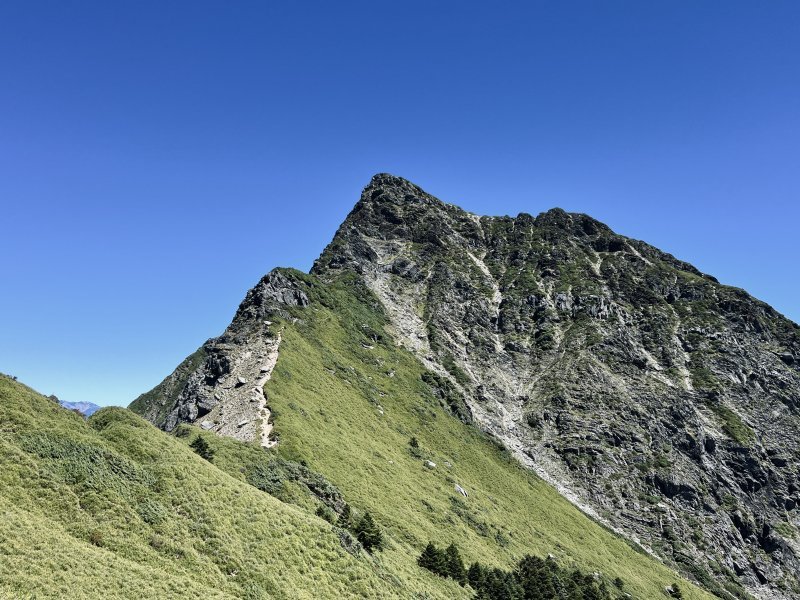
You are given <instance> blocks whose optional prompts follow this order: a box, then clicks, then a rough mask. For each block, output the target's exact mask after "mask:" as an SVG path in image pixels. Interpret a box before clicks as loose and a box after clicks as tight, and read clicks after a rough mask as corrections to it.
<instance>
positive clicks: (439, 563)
mask: <svg viewBox="0 0 800 600" xmlns="http://www.w3.org/2000/svg"><path fill="white" fill-rule="evenodd" d="M417 564H418V565H419V566H420V567H422V568H423V569H428V570H429V571H431V572H433V573H436V574H437V575H442V574H443V572H444V554H443V553H442V551H441V550H439V549H438V548H437V547H436V546H434V545H433V542H428V545H427V546H425V549H424V550H423V551H422V554H420V555H419V558H418V559H417Z"/></svg>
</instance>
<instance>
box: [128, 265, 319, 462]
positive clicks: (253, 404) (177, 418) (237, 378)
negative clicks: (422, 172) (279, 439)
mask: <svg viewBox="0 0 800 600" xmlns="http://www.w3.org/2000/svg"><path fill="white" fill-rule="evenodd" d="M306 305H308V298H307V296H306V295H305V293H304V292H303V291H302V290H301V289H300V288H299V287H298V286H297V284H296V283H295V282H293V281H292V280H291V279H289V278H287V277H286V275H284V274H283V273H282V272H281V271H279V270H274V271H272V272H271V273H269V274H268V275H266V276H265V277H264V278H262V279H261V281H259V282H258V284H257V285H256V286H255V287H254V288H253V289H251V290H250V291H249V292H248V293H247V296H246V297H245V299H244V301H243V302H242V304H241V305H240V306H239V310H238V311H237V312H236V316H235V317H234V319H233V322H232V323H231V325H230V326H229V327H228V328H227V329H226V330H225V332H224V333H223V334H222V335H221V336H220V337H218V338H214V339H211V340H209V341H207V342H206V343H205V344H204V345H203V346H202V347H201V348H200V349H199V350H198V351H197V352H195V353H194V354H193V355H192V356H190V357H189V358H187V359H186V360H185V361H184V362H183V363H182V364H181V365H180V366H179V367H178V368H177V369H176V370H175V372H173V373H172V375H170V376H169V377H167V379H166V380H164V381H163V382H162V383H161V384H159V386H158V387H156V388H155V389H154V390H152V391H150V392H148V393H147V394H143V395H142V396H140V397H139V398H137V399H136V400H135V401H134V402H133V404H131V409H132V410H134V411H136V412H139V413H140V414H142V415H143V416H145V417H146V418H148V419H150V420H151V421H153V422H154V423H156V424H157V425H159V426H160V427H162V428H164V429H165V430H166V431H172V430H173V429H174V428H175V426H176V425H178V423H196V424H198V425H199V426H200V427H202V428H203V429H205V430H210V431H214V432H216V433H219V434H220V435H226V436H230V437H233V438H236V439H239V440H242V441H254V440H257V441H259V442H260V443H261V445H262V446H265V447H270V446H272V445H274V443H275V441H274V440H272V439H271V438H270V433H271V430H272V425H271V423H270V412H269V409H268V408H267V402H266V396H265V395H264V385H265V384H266V382H267V381H268V380H269V378H270V376H271V374H272V369H273V368H274V367H275V363H276V362H277V360H278V349H279V346H280V343H281V338H280V334H277V333H274V332H272V331H271V329H270V326H271V322H270V321H269V320H268V319H267V318H266V317H268V316H270V315H272V314H275V313H276V312H277V313H280V311H281V307H282V306H306Z"/></svg>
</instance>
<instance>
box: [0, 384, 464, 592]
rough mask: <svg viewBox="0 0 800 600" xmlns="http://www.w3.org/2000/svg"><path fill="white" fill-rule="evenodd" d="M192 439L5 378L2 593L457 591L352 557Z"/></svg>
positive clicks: (0, 461)
mask: <svg viewBox="0 0 800 600" xmlns="http://www.w3.org/2000/svg"><path fill="white" fill-rule="evenodd" d="M185 441H186V440H180V439H177V438H174V437H170V436H168V435H166V434H164V433H162V432H161V431H159V430H157V429H156V428H155V427H153V426H151V425H150V424H148V423H146V422H145V421H144V420H143V419H141V418H139V417H137V416H135V415H133V414H132V413H130V412H129V411H126V410H123V409H104V410H102V411H100V412H98V413H96V414H95V415H94V416H93V417H92V418H91V419H90V420H89V421H88V422H87V421H84V419H83V418H81V417H80V416H79V415H77V414H75V413H73V412H71V411H68V410H65V409H62V408H60V407H59V406H57V405H56V404H55V403H54V402H52V401H51V400H49V399H47V398H45V397H43V396H41V395H39V394H37V393H35V392H34V391H32V390H30V389H29V388H26V387H24V386H22V385H20V384H18V383H16V382H13V381H12V380H11V379H9V378H8V377H5V376H2V377H0V511H1V514H2V519H0V555H2V556H1V558H0V598H6V597H8V598H14V599H17V598H104V599H106V598H108V599H112V598H137V599H141V598H335V597H352V596H358V597H365V598H414V597H431V598H447V597H452V594H451V593H450V590H449V588H451V587H452V585H451V584H449V583H448V582H444V581H438V580H436V579H435V578H433V577H425V576H423V575H422V574H418V575H417V576H415V577H412V578H409V579H408V580H407V581H403V582H402V583H401V582H399V581H398V580H397V579H396V578H395V577H390V576H387V573H386V571H385V569H384V568H383V567H382V566H381V564H380V562H377V563H376V562H374V561H373V560H372V559H371V558H370V557H369V556H368V555H367V554H365V553H361V555H360V556H359V557H355V556H353V555H351V554H349V553H348V552H347V551H346V550H345V549H344V548H343V547H342V545H341V543H340V541H339V536H338V534H337V532H336V531H335V530H334V529H333V527H332V526H331V525H330V524H328V523H327V522H325V521H324V520H322V519H320V518H317V517H316V516H314V515H313V514H311V513H309V512H307V511H305V510H303V509H302V508H299V507H295V506H292V505H289V504H286V503H284V502H281V501H280V500H278V499H276V498H275V497H273V496H271V495H269V494H266V493H264V492H261V491H259V490H258V489H256V488H254V487H252V486H250V485H248V484H246V483H244V482H242V481H239V480H237V479H235V478H233V477H231V476H229V475H228V474H226V473H225V472H223V471H222V470H220V469H218V468H217V467H215V466H214V465H213V464H210V463H209V462H206V461H205V460H203V459H201V458H200V457H199V456H197V455H196V454H195V453H193V452H192V451H191V450H190V449H189V448H188V447H187V445H186V443H184V442H185ZM187 443H188V442H187ZM250 450H255V449H254V448H253V449H248V448H246V447H242V448H241V449H239V451H241V452H245V453H246V452H248V451H250Z"/></svg>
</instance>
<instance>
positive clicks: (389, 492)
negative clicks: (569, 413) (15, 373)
mask: <svg viewBox="0 0 800 600" xmlns="http://www.w3.org/2000/svg"><path fill="white" fill-rule="evenodd" d="M306 281H307V282H309V285H311V286H312V289H310V293H311V295H312V298H314V299H315V300H316V302H314V303H313V304H312V306H311V307H309V308H308V309H305V310H299V309H298V311H297V316H298V317H300V318H301V319H302V320H301V321H299V322H297V323H294V324H292V323H290V322H289V321H284V322H283V325H282V328H283V335H284V343H283V344H282V346H281V354H280V358H279V361H278V365H277V367H276V370H275V372H274V374H273V379H272V381H271V382H270V383H269V384H268V385H267V393H268V397H269V403H270V406H271V407H272V408H273V410H274V411H275V414H276V425H277V431H278V433H279V435H280V436H281V442H280V444H279V445H278V450H277V452H278V453H279V454H282V455H283V456H284V457H286V458H289V459H293V460H303V461H305V462H307V463H308V464H309V466H310V467H312V468H313V469H315V470H316V471H318V472H321V473H323V474H324V475H326V476H327V477H328V479H330V480H332V481H333V482H334V483H335V484H337V485H338V486H339V488H340V489H341V490H342V491H343V492H344V494H345V498H346V499H347V500H348V502H350V504H351V505H352V506H353V507H354V509H355V510H356V511H357V512H360V511H363V510H369V511H371V512H372V513H373V514H374V515H375V516H376V519H377V521H378V523H379V524H380V525H381V526H382V527H383V528H384V531H385V533H386V537H387V548H386V550H384V551H383V552H381V553H378V554H376V555H375V556H374V557H370V556H368V555H366V554H361V556H360V557H353V556H352V555H350V554H348V553H347V552H345V551H344V550H343V549H342V547H341V545H340V543H339V539H338V535H337V531H336V530H335V529H334V528H332V527H331V526H330V525H329V524H328V523H326V522H325V521H323V520H322V519H319V518H317V517H315V516H313V511H314V510H315V508H316V507H317V506H318V502H317V501H316V500H315V499H313V498H312V497H310V496H309V495H308V493H307V492H305V491H304V489H303V488H302V486H300V485H297V484H294V483H291V482H287V483H286V485H285V490H284V491H283V492H282V493H280V494H279V496H280V497H281V498H282V499H284V500H287V501H288V502H290V503H292V504H287V503H285V502H282V501H280V500H279V499H277V498H275V497H273V496H271V495H269V494H266V493H264V492H261V491H258V490H256V489H255V488H253V487H251V486H249V485H247V484H246V483H245V481H246V469H244V470H243V466H242V465H252V464H256V463H259V462H260V461H261V460H267V461H269V460H272V459H274V458H275V455H274V453H267V452H265V451H263V450H262V449H260V448H258V447H257V446H254V445H245V444H241V443H239V442H235V441H233V440H228V439H223V438H216V437H214V436H212V435H210V434H207V433H204V434H203V435H204V436H205V437H207V439H208V440H209V442H210V443H211V445H212V446H213V447H214V448H215V450H216V455H215V458H214V460H213V463H208V462H206V461H204V460H202V459H200V458H199V457H198V456H196V455H195V454H194V453H193V452H191V450H190V449H189V448H188V447H187V446H188V443H189V442H190V441H191V440H192V439H194V436H195V435H196V434H197V430H195V429H193V428H184V429H183V431H187V430H188V432H189V433H190V435H188V436H186V437H181V438H179V437H172V436H168V435H166V434H164V433H163V432H161V431H159V430H157V429H155V428H154V427H152V426H150V425H149V424H147V423H146V422H145V421H143V420H142V419H140V418H139V417H136V416H135V415H133V414H132V413H130V412H128V411H125V410H122V409H103V410H101V411H100V412H98V413H96V414H95V415H94V416H93V417H92V418H91V419H90V420H89V421H88V422H87V421H84V420H83V419H82V418H81V417H79V416H78V415H76V414H74V413H72V412H70V411H67V410H64V409H62V408H60V407H58V406H57V405H56V404H55V403H53V402H52V401H50V400H48V399H47V398H44V397H42V396H40V395H39V394H37V393H35V392H33V391H32V390H30V389H28V388H26V387H24V386H22V385H20V384H18V383H16V382H12V381H11V380H10V379H8V378H6V377H0V514H2V516H3V518H2V519H0V555H2V557H1V559H0V598H2V597H4V595H8V596H10V597H13V598H26V597H36V598H57V597H70V598H141V597H148V598H150V597H152V598H187V597H202V598H269V597H273V598H335V597H343V598H345V597H364V598H443V599H444V598H468V597H470V596H471V593H470V592H469V590H466V589H462V588H460V587H459V586H457V585H456V584H454V583H453V582H451V581H447V580H443V579H441V578H438V577H436V576H434V575H432V574H430V573H428V572H426V571H423V570H422V569H420V568H419V567H418V566H417V565H416V557H417V555H418V553H419V551H420V550H421V548H422V547H423V546H424V544H425V543H426V542H427V541H428V540H434V541H436V542H437V543H439V544H445V543H448V542H450V541H454V542H456V543H457V544H458V545H459V546H460V547H461V549H462V552H463V553H464V554H465V558H467V559H468V560H475V559H480V560H481V561H482V562H484V563H489V564H495V565H499V566H505V567H510V566H511V564H512V562H513V561H514V559H516V558H518V557H520V556H521V555H523V554H525V553H528V552H533V553H536V554H539V555H545V554H547V553H553V554H555V555H556V556H557V558H558V560H559V561H560V562H561V564H566V565H569V564H571V563H572V562H573V561H574V562H575V564H576V565H577V566H579V567H580V568H582V569H584V570H588V571H592V570H598V571H601V572H603V573H604V574H605V575H607V576H608V577H614V576H619V577H621V578H623V579H624V580H625V581H626V589H627V591H629V592H631V593H632V594H633V595H634V597H637V598H659V597H664V596H663V592H662V590H663V588H664V586H666V585H667V584H670V583H672V582H674V581H676V579H677V577H676V576H675V575H674V574H672V573H671V572H670V571H668V570H667V569H665V568H663V567H661V566H660V565H658V564H657V563H656V562H654V561H653V560H652V559H650V558H648V557H645V556H642V555H640V554H637V553H636V552H634V551H633V550H632V549H631V548H630V547H629V546H628V545H627V544H625V543H624V542H623V541H622V540H620V539H618V538H617V537H615V536H614V535H612V534H610V533H608V532H607V531H605V530H604V529H602V528H601V527H599V526H597V525H596V524H594V523H593V522H591V521H590V520H589V519H587V518H586V517H585V516H583V515H582V514H581V513H580V512H579V511H577V510H576V509H574V508H573V507H572V506H571V505H570V504H568V503H567V502H566V501H565V500H564V499H563V498H561V497H560V496H559V495H558V494H557V493H556V492H554V491H553V490H552V489H551V488H549V487H548V486H546V485H545V484H543V483H542V482H540V481H539V480H538V479H537V478H536V477H535V476H533V475H531V474H530V473H529V472H527V471H525V470H523V469H522V468H520V467H519V466H518V465H517V464H516V463H515V462H514V461H513V460H511V459H509V457H508V456H507V455H506V454H505V453H504V451H502V449H500V448H498V447H497V446H495V445H494V444H493V443H492V442H491V441H490V440H488V439H486V438H485V437H484V436H482V435H481V434H480V433H478V432H477V431H476V430H475V429H473V428H470V427H467V426H465V425H463V424H462V423H461V422H460V421H458V420H456V419H454V418H453V417H451V416H449V415H448V414H447V413H446V412H445V411H444V410H443V409H442V408H441V407H440V406H439V405H438V402H437V401H436V400H435V399H434V397H433V395H432V393H431V390H430V388H428V387H427V385H426V384H425V383H423V382H422V380H421V379H420V375H421V373H422V371H421V367H420V365H419V363H418V362H417V361H416V359H415V358H414V357H413V356H412V355H410V354H408V353H406V352H403V351H400V350H398V349H396V348H395V347H394V346H393V344H392V342H391V340H390V339H389V338H388V337H387V336H385V335H384V334H383V333H382V331H383V326H384V321H383V317H382V315H381V314H380V313H379V312H377V311H376V309H375V308H374V306H375V305H374V301H373V299H372V298H371V297H370V296H369V294H367V293H366V292H365V291H364V290H361V289H359V288H358V287H357V286H354V285H350V286H349V287H348V286H346V285H343V284H338V285H334V286H326V287H325V288H321V287H319V286H318V285H317V284H316V280H315V279H314V278H310V277H308V278H306ZM375 338H381V339H380V341H378V342H376V341H375ZM365 345H366V346H370V345H371V346H374V347H373V348H371V349H369V348H365V347H364V346H365ZM389 373H393V376H391V377H390V376H389ZM381 411H383V414H381ZM411 436H416V437H417V438H418V439H419V441H420V449H419V451H418V452H417V455H414V454H412V452H411V450H410V448H409V444H408V442H409V439H410V438H411ZM265 457H266V458H265ZM426 458H429V459H431V460H433V461H434V462H436V463H437V467H436V468H435V469H432V470H430V469H426V468H425V467H424V466H423V461H424V460H425V459H426ZM448 462H449V463H450V464H451V465H452V466H450V467H448V466H446V463H448ZM455 483H459V484H460V485H462V486H463V487H465V488H466V489H467V490H468V491H469V493H470V495H469V498H467V499H463V498H462V497H461V496H459V495H458V494H457V493H456V492H455V490H454V485H455ZM681 587H682V588H683V589H684V591H685V596H686V597H688V598H706V597H708V596H707V595H706V594H704V593H703V592H701V591H699V590H697V589H696V588H693V587H692V586H690V585H689V584H683V583H682V584H681Z"/></svg>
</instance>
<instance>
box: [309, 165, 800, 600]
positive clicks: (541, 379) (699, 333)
mask: <svg viewBox="0 0 800 600" xmlns="http://www.w3.org/2000/svg"><path fill="white" fill-rule="evenodd" d="M342 271H356V272H358V273H360V274H361V276H362V277H363V278H364V279H365V281H366V282H367V283H368V285H369V286H370V288H371V289H372V290H373V292H374V293H375V294H376V295H377V296H378V297H379V298H380V300H381V302H382V303H383V304H384V306H385V307H386V311H387V314H388V315H389V316H390V318H391V320H392V323H393V329H394V331H393V333H394V334H395V336H396V338H397V339H398V341H399V342H400V343H401V344H403V345H404V346H406V347H407V348H409V349H410V350H412V351H414V352H416V353H417V355H418V356H419V358H420V360H422V361H423V362H424V363H425V364H426V365H427V366H428V368H430V369H431V370H433V371H435V372H436V373H438V374H439V375H441V376H446V377H447V378H448V379H450V381H451V382H452V383H453V384H454V385H455V386H456V387H457V388H458V389H459V390H460V392H461V393H462V394H463V395H464V398H465V400H466V403H467V405H468V406H469V408H470V410H471V412H472V418H473V420H474V421H475V422H476V423H477V424H478V425H479V426H480V427H482V428H483V429H485V430H486V431H488V432H490V433H492V434H494V435H495V436H496V437H498V438H499V439H500V440H502V441H503V442H504V443H505V444H506V446H507V447H508V448H509V449H510V450H512V451H513V452H514V454H515V455H516V456H517V457H518V458H519V460H520V461H521V462H523V463H524V464H526V465H528V466H530V467H531V468H534V469H535V470H536V471H537V472H538V473H539V474H540V475H541V476H542V477H544V478H545V479H546V480H548V481H549V482H551V483H552V484H554V485H555V486H556V487H557V488H558V489H559V490H560V491H561V492H562V493H563V494H564V495H566V496H567V497H568V498H570V499H571V500H572V501H573V502H574V503H576V504H578V505H579V506H581V507H582V508H583V509H584V510H586V511H587V512H588V513H590V514H592V515H595V516H597V517H598V518H600V519H601V520H603V521H604V522H606V523H607V524H608V525H610V526H612V527H613V528H614V529H617V530H619V531H623V532H625V533H626V535H628V536H629V537H631V538H633V539H635V540H638V541H639V542H640V543H641V544H642V545H643V546H645V547H646V548H648V549H649V550H651V551H653V552H654V553H655V554H657V555H658V556H660V557H662V558H663V559H664V560H666V561H668V562H670V563H672V564H674V565H675V566H677V568H679V569H680V570H682V571H683V572H684V573H686V574H687V575H688V576H690V577H694V578H695V579H696V580H698V581H700V582H701V583H704V584H706V585H707V586H708V587H711V588H712V589H714V590H715V591H716V592H717V593H718V594H720V595H726V594H730V593H733V594H735V595H743V592H742V590H741V587H739V586H742V587H744V588H746V589H747V590H748V591H749V592H750V593H752V594H754V595H756V596H758V597H762V598H797V597H800V588H798V584H799V583H800V582H799V581H798V573H800V561H798V549H799V548H798V543H797V537H796V536H797V532H798V526H800V514H799V513H798V510H797V507H798V503H800V481H799V479H798V465H800V444H799V443H798V431H800V429H799V428H798V423H799V420H798V409H799V408H800V335H798V327H797V325H795V324H794V323H792V322H790V321H788V320H787V319H785V318H784V317H782V316H781V315H779V314H778V313H776V312H775V311H774V310H773V309H772V308H770V307H769V306H767V305H766V304H764V303H762V302H759V301H757V300H755V299H754V298H752V297H750V296H749V295H748V294H746V293H745V292H743V291H741V290H738V289H734V288H730V287H726V286H722V285H720V284H719V283H718V282H717V281H716V280H715V279H714V278H712V277H710V276H707V275H704V274H702V273H700V272H699V271H698V270H697V269H695V268H694V267H692V266H691V265H689V264H687V263H684V262H682V261H679V260H677V259H675V258H674V257H672V256H670V255H668V254H665V253H663V252H661V251H659V250H657V249H655V248H653V247H651V246H649V245H647V244H645V243H643V242H639V241H636V240H631V239H627V238H624V237H622V236H619V235H616V234H614V233H613V232H612V231H611V230H610V229H609V228H608V227H607V226H605V225H603V224H602V223H599V222H597V221H595V220H593V219H591V218H590V217H587V216H585V215H578V214H568V213H565V212H564V211H561V210H559V209H554V210H551V211H548V212H546V213H543V214H541V215H539V216H538V217H535V218H534V217H532V216H530V215H525V214H521V215H519V216H518V217H516V218H510V217H478V216H476V215H472V214H469V213H467V212H465V211H463V210H461V209H459V208H457V207H455V206H452V205H448V204H445V203H443V202H440V201H439V200H437V199H435V198H433V197H432V196H430V195H428V194H426V193H425V192H424V191H422V190H421V189H420V188H418V187H417V186H415V185H413V184H411V183H410V182H408V181H405V180H403V179H400V178H397V177H393V176H391V175H377V176H376V177H375V178H373V180H372V182H371V183H370V185H369V186H368V187H367V188H366V189H365V190H364V192H363V194H362V196H361V200H360V201H359V203H358V204H357V205H356V207H355V208H354V209H353V211H352V212H351V214H350V215H349V216H348V218H347V220H346V221H345V222H344V224H343V225H342V226H341V227H340V229H339V231H338V232H337V234H336V237H335V239H334V240H333V242H332V243H331V244H330V246H329V247H328V248H327V249H326V250H325V252H324V253H323V254H322V256H321V257H320V259H319V260H318V261H317V263H316V264H315V266H314V268H313V270H312V273H314V274H316V275H318V276H320V277H322V278H326V277H331V276H336V274H337V273H338V272H342ZM715 581H716V582H722V583H723V584H724V585H725V586H726V587H727V588H728V590H729V592H727V591H725V590H723V589H722V586H720V585H718V584H715V583H714V582H715ZM737 590H738V591H737Z"/></svg>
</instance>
